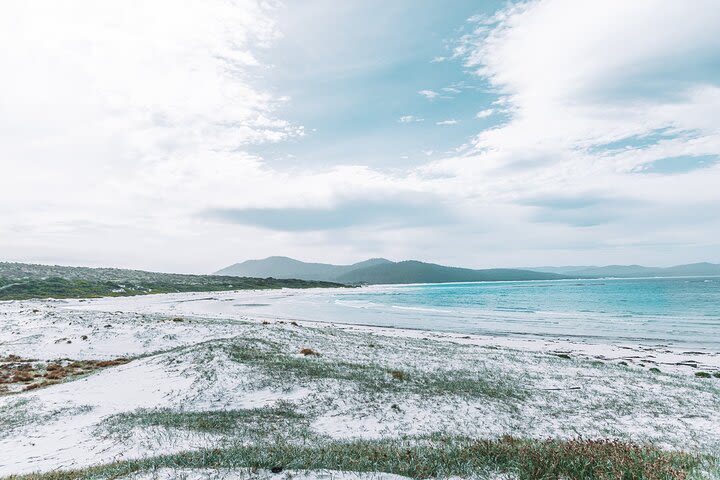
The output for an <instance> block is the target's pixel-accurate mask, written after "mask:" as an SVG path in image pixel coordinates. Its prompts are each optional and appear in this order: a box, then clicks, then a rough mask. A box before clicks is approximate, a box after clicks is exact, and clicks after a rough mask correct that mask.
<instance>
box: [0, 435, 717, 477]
mask: <svg viewBox="0 0 720 480" xmlns="http://www.w3.org/2000/svg"><path fill="white" fill-rule="evenodd" d="M703 462H704V460H703V459H701V458H700V457H697V456H694V455H691V454H687V453H683V452H670V451H665V450H661V449H659V448H656V447H653V446H649V445H647V446H643V445H636V444H632V443H625V442H619V441H613V440H581V439H578V440H569V441H561V440H531V439H518V438H513V437H507V436H506V437H502V438H499V439H495V440H475V439H469V438H464V437H443V436H431V437H413V438H405V439H387V440H366V441H352V442H342V441H336V442H328V443H323V444H320V445H315V446H308V445H291V444H287V443H274V444H266V445H252V446H242V447H233V448H227V449H212V450H200V451H194V452H184V453H179V454H174V455H165V456H161V457H154V458H147V459H143V460H135V461H125V462H118V463H114V464H109V465H103V466H98V467H91V468H89V469H85V470H76V471H70V472H52V473H47V474H38V475H28V476H19V477H10V478H14V479H15V480H21V479H22V480H76V479H89V478H93V479H95V478H98V479H99V478H118V477H122V476H123V475H128V474H130V473H133V472H141V471H152V470H155V469H158V468H170V469H173V468H184V469H185V468H264V469H276V470H280V469H287V470H322V469H332V470H343V471H352V472H386V473H393V474H397V475H403V476H407V477H411V478H417V479H428V478H447V477H461V478H484V477H490V476H493V475H495V474H497V473H501V474H507V475H510V476H511V477H512V478H517V479H518V480H538V479H548V480H550V479H577V480H635V479H637V480H641V479H642V480H685V479H688V478H691V477H692V475H694V474H695V473H696V472H697V471H698V469H701V468H705V467H707V465H705V464H704V463H703Z"/></svg>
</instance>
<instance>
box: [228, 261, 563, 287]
mask: <svg viewBox="0 0 720 480" xmlns="http://www.w3.org/2000/svg"><path fill="white" fill-rule="evenodd" d="M216 274H218V275H229V276H259V277H273V278H280V279H289V278H297V279H301V280H316V281H326V282H328V281H331V282H338V283H344V284H363V283H364V284H382V283H391V284H398V283H445V282H474V281H483V280H485V281H492V280H553V279H561V278H566V277H565V276H563V275H560V274H555V273H548V272H536V271H530V270H523V269H514V268H493V269H481V270H475V269H470V268H461V267H448V266H444V265H438V264H434V263H426V262H420V261H417V260H404V261H401V262H393V261H390V260H387V259H385V258H371V259H368V260H364V261H362V262H357V263H353V264H351V265H333V264H327V263H314V262H302V261H300V260H296V259H293V258H289V257H277V256H275V257H268V258H265V259H260V260H246V261H244V262H241V263H236V264H233V265H230V266H229V267H225V268H223V269H220V270H218V271H217V272H216ZM331 279H332V280H331Z"/></svg>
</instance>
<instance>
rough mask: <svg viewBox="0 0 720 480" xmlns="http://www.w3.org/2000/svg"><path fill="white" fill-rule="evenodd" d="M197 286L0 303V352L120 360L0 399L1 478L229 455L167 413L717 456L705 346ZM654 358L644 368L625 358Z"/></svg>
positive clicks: (368, 436)
mask: <svg viewBox="0 0 720 480" xmlns="http://www.w3.org/2000/svg"><path fill="white" fill-rule="evenodd" d="M278 294H280V295H284V294H287V292H268V293H266V294H263V295H259V294H258V292H255V294H253V293H252V292H250V293H248V295H249V296H252V297H253V298H255V299H256V301H258V302H261V301H264V300H262V298H265V299H267V297H268V296H271V295H278ZM211 297H212V298H215V297H217V295H216V294H215V293H213V294H211V295H208V294H202V293H199V294H170V295H157V296H152V297H133V298H137V300H138V302H139V303H136V305H135V307H131V305H130V304H131V303H132V302H128V300H127V297H126V298H125V299H122V302H124V303H123V304H122V305H120V304H118V303H117V301H118V300H117V299H115V298H112V299H98V300H87V301H79V300H78V301H67V300H63V301H52V300H44V301H43V300H41V301H13V302H2V303H0V322H2V324H3V326H4V328H3V329H2V331H0V357H6V356H7V355H9V354H13V355H17V356H18V357H20V358H23V359H27V360H28V362H29V363H31V364H33V365H44V364H47V363H48V362H51V361H52V362H57V361H58V359H71V360H73V361H83V360H84V361H90V360H93V361H98V360H111V359H116V358H118V357H122V358H123V359H126V360H128V361H127V363H123V364H119V365H117V366H110V367H109V368H104V369H102V370H96V371H93V372H90V373H86V374H81V375H77V376H74V377H68V378H67V379H66V380H65V381H61V382H60V383H57V384H52V385H48V386H46V387H44V388H37V389H34V390H31V391H23V392H21V393H12V392H11V393H10V394H6V395H0V413H2V415H0V418H2V420H0V422H2V425H1V426H2V427H3V428H0V431H2V432H3V433H2V434H0V451H3V452H7V453H8V454H7V455H5V456H4V458H3V459H2V460H0V476H3V475H10V474H21V473H30V472H34V471H49V470H53V469H71V468H84V467H88V466H91V465H97V464H103V463H108V462H113V461H129V459H133V458H147V457H152V456H156V455H160V454H173V453H176V454H180V453H181V452H192V451H197V450H199V449H204V448H221V449H222V448H231V446H232V445H235V443H234V442H236V441H237V435H238V434H237V433H236V432H234V431H232V432H228V431H224V430H218V431H210V432H208V431H197V430H196V429H193V428H190V427H192V425H190V427H188V426H187V424H185V423H183V424H182V425H185V426H184V427H182V428H178V424H177V423H173V422H178V421H182V422H187V421H188V420H187V418H188V415H192V414H193V412H198V413H197V414H198V415H203V416H207V415H210V416H212V415H218V414H220V412H224V413H222V415H228V414H233V415H240V414H242V415H249V414H250V413H243V412H251V413H252V412H255V413H252V414H253V415H255V414H263V415H265V413H262V412H268V411H270V412H275V411H278V409H289V410H287V412H288V413H283V415H286V416H282V417H272V419H271V420H268V419H267V418H264V417H263V422H268V421H269V422H270V423H268V424H267V425H274V423H273V422H275V423H277V425H278V427H277V428H278V429H279V430H278V431H279V432H280V433H279V434H283V435H284V434H286V433H287V434H289V435H291V436H292V435H298V436H299V437H298V438H308V439H310V440H308V441H311V442H317V444H320V445H322V444H324V443H323V442H334V441H348V440H368V441H376V440H380V439H393V438H398V437H400V436H403V435H410V436H413V435H415V436H423V435H436V434H439V433H442V432H450V431H451V432H454V433H457V434H460V435H467V436H469V437H472V438H487V439H497V438H501V437H502V436H503V435H508V434H511V435H513V436H517V437H521V438H532V439H541V438H556V439H561V440H562V439H573V438H609V439H617V440H621V441H632V442H639V443H646V442H651V443H652V444H654V445H658V446H659V447H661V448H665V449H682V450H690V451H691V452H699V453H702V454H711V455H717V454H718V453H720V425H718V423H717V419H716V418H715V416H716V413H717V412H716V411H715V410H714V407H715V406H716V405H717V404H719V402H720V379H717V378H707V379H703V378H696V377H695V376H694V375H693V373H694V372H695V371H697V370H699V369H700V368H703V369H705V368H706V369H708V371H713V370H712V368H716V367H717V355H709V356H704V355H691V354H690V353H687V354H685V353H682V352H672V351H671V352H662V351H657V350H653V351H647V350H643V349H640V348H637V349H634V350H628V349H626V348H624V347H617V346H615V347H614V346H608V345H588V344H572V343H567V342H562V341H550V340H538V339H532V340H531V339H516V338H503V337H488V336H478V335H464V334H454V333H444V332H432V331H427V330H425V331H423V330H409V329H395V328H379V327H373V326H359V325H348V324H332V323H323V322H309V321H287V320H268V319H264V318H229V317H227V316H225V317H223V316H211V315H205V316H197V315H187V314H186V313H183V311H182V310H180V311H179V310H178V307H180V306H183V305H188V304H191V303H192V302H187V300H193V299H198V298H211ZM149 306H153V307H158V310H157V311H154V310H153V308H149ZM170 307H176V308H175V309H171V308H170ZM306 349H307V350H309V352H306V353H302V352H303V351H305V350H306ZM652 356H654V361H656V362H658V363H657V365H658V367H659V369H660V372H659V373H656V372H652V371H650V368H651V367H650V364H649V363H646V364H645V366H644V367H640V366H639V363H640V362H641V360H642V361H643V362H647V361H648V359H651V357H652ZM678 358H681V359H682V358H684V359H688V358H696V359H698V362H700V364H701V365H702V367H700V368H693V367H690V366H688V365H687V364H683V365H677V364H676V363H678V362H676V361H675V360H676V359H678ZM30 360H32V361H30ZM622 362H625V363H626V364H627V365H624V364H623V363H622ZM66 363H67V362H66ZM656 368H657V367H656ZM13 388H15V387H14V386H13ZM268 409H270V410H268ZM281 411H285V410H281ZM228 412H229V413H228ZM258 412H259V413H258ZM273 415H275V414H274V413H273ZM243 418H245V417H243ZM179 419H180V420H179ZM163 422H164V423H163ZM168 422H170V423H168ZM278 422H279V423H278ZM293 432H295V433H293ZM254 434H255V433H254ZM254 434H253V435H254ZM243 435H245V436H247V435H248V433H247V432H244V433H243ZM258 435H259V434H258ZM242 438H245V437H242ZM257 441H258V442H263V441H265V440H264V437H262V438H259V439H258V440H257ZM313 444H314V443H313ZM171 477H172V475H169V476H168V478H171Z"/></svg>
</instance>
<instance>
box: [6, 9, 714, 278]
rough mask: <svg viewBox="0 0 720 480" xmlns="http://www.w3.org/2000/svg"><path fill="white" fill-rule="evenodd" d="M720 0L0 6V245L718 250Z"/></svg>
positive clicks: (328, 250) (381, 251)
mask: <svg viewBox="0 0 720 480" xmlns="http://www.w3.org/2000/svg"><path fill="white" fill-rule="evenodd" d="M718 30H720V2H717V1H715V0H696V1H693V2H677V1H673V0H653V1H651V0H636V1H633V2H626V1H621V0H611V1H599V0H598V1H590V0H580V1H577V0H539V1H529V2H506V1H502V2H500V1H484V2H477V1H465V0H458V1H454V2H437V1H430V0H397V1H393V2H386V1H379V0H344V1H343V2H337V1H331V0H303V1H299V0H295V1H290V0H287V1H285V2H279V1H274V0H273V1H269V0H232V1H225V0H203V1H199V0H198V1H193V0H186V1H182V2H177V1H175V0H154V1H153V2H145V1H141V0H107V1H103V2H97V1H94V0H70V1H67V2H56V1H54V0H35V1H33V2H27V1H22V0H9V1H6V2H2V4H0V41H1V42H2V43H3V45H5V48H3V49H0V72H1V75H0V260H5V261H25V262H38V263H51V264H64V265H86V266H116V267H128V268H140V269H146V270H158V271H168V272H189V273H209V272H212V271H215V270H218V269H220V268H222V267H224V266H227V265H229V264H232V263H235V262H239V261H243V260H246V259H251V258H263V257H267V256H270V255H286V256H291V257H294V258H298V259H302V260H307V261H322V262H332V263H353V262H356V261H360V260H364V259H366V258H370V257H385V258H389V259H392V260H403V259H418V260H423V261H430V262H435V263H442V264H448V265H458V266H467V267H476V268H483V267H500V266H503V267H513V266H540V265H606V264H645V265H658V266H667V265H673V264H679V263H691V262H698V261H711V262H720V121H718V119H719V118H720V36H719V35H717V31H718Z"/></svg>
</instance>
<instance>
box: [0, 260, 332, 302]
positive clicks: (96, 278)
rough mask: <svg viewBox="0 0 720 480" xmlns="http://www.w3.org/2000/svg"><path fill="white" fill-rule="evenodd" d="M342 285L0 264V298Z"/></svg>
mask: <svg viewBox="0 0 720 480" xmlns="http://www.w3.org/2000/svg"><path fill="white" fill-rule="evenodd" d="M340 286H341V285H339V284H337V283H330V282H318V281H307V280H297V279H295V280H292V279H275V278H250V277H247V276H244V277H236V276H219V275H183V274H175V273H156V272H145V271H142V270H125V269H119V268H87V267H64V266H58V265H34V264H28V263H4V262H0V300H21V299H28V298H49V297H52V298H85V297H101V296H128V295H144V294H148V293H175V292H210V291H224V290H245V289H265V288H284V287H287V288H311V287H340Z"/></svg>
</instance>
